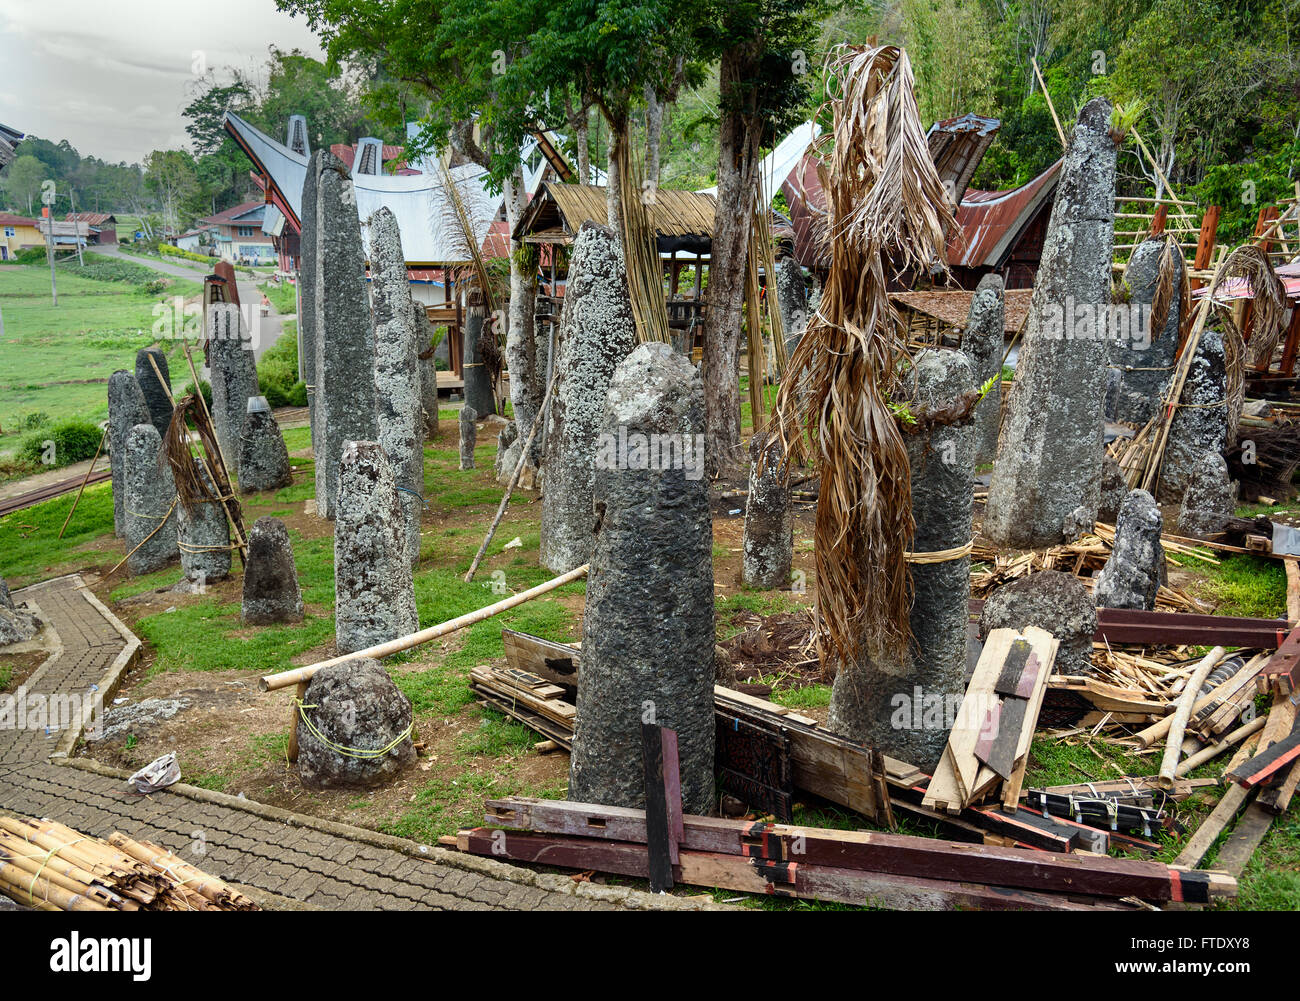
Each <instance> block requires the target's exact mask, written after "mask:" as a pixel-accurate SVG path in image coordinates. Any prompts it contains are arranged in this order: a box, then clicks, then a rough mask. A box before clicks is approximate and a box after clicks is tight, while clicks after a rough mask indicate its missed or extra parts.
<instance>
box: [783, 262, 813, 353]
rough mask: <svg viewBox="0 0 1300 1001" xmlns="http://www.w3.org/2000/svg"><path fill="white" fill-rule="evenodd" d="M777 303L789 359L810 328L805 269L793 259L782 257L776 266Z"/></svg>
mask: <svg viewBox="0 0 1300 1001" xmlns="http://www.w3.org/2000/svg"><path fill="white" fill-rule="evenodd" d="M776 297H777V299H776V301H777V306H778V307H779V308H780V310H781V327H782V328H783V329H784V331H785V353H786V357H787V358H788V357H789V356H790V355H792V354H794V349H795V348H797V347H798V346H799V339H800V338H801V337H803V332H804V330H805V329H806V328H807V326H808V286H807V285H805V284H804V280H803V268H801V267H800V266H799V262H798V261H796V260H795V259H794V258H793V257H790V256H786V257H782V258H781V260H780V261H778V262H777V265H776Z"/></svg>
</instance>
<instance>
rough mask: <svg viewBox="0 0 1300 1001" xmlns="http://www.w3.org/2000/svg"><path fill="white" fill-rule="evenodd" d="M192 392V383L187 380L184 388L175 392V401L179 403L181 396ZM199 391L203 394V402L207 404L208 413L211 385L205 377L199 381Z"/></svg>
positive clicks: (209, 411)
mask: <svg viewBox="0 0 1300 1001" xmlns="http://www.w3.org/2000/svg"><path fill="white" fill-rule="evenodd" d="M192 392H194V383H192V382H187V383H186V384H185V388H184V389H182V390H181V391H180V392H179V393H177V394H176V401H177V402H178V403H179V402H180V401H181V400H182V399H183V398H185V397H186V396H189V395H190V393H192ZM199 392H200V393H202V394H203V402H204V403H206V404H207V406H208V413H211V412H212V387H211V386H210V385H208V380H207V379H202V380H200V381H199Z"/></svg>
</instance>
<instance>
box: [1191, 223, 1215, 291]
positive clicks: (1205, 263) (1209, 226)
mask: <svg viewBox="0 0 1300 1001" xmlns="http://www.w3.org/2000/svg"><path fill="white" fill-rule="evenodd" d="M1220 211H1221V210H1220V208H1219V206H1217V205H1211V206H1210V207H1209V208H1207V209H1206V210H1205V215H1203V216H1201V232H1200V234H1199V235H1198V236H1197V238H1196V256H1195V257H1194V258H1192V268H1193V269H1194V270H1196V271H1204V270H1206V269H1207V268H1209V266H1210V261H1211V260H1213V258H1214V239H1215V234H1216V233H1217V232H1218V229H1219V212H1220ZM1204 284H1205V282H1204V281H1202V280H1201V279H1199V278H1193V279H1192V288H1193V289H1198V288H1200V287H1201V286H1202V285H1204Z"/></svg>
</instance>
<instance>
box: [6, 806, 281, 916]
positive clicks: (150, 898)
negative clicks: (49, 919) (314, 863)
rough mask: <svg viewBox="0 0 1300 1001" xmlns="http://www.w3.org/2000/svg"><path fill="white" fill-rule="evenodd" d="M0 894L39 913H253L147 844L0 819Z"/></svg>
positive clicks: (222, 886) (48, 823)
mask: <svg viewBox="0 0 1300 1001" xmlns="http://www.w3.org/2000/svg"><path fill="white" fill-rule="evenodd" d="M0 893H3V894H4V895H5V896H7V897H9V898H11V899H12V900H15V901H17V902H18V903H20V904H22V905H23V906H25V907H34V908H36V909H37V910H42V911H255V910H258V909H259V908H258V906H257V904H255V903H254V902H253V901H252V900H250V899H249V898H248V897H246V896H244V895H243V894H242V893H240V892H239V891H238V890H236V889H235V888H234V887H232V886H230V885H229V884H227V883H224V882H222V881H221V880H219V879H217V878H216V877H215V876H209V875H208V874H207V873H204V872H202V871H200V870H199V869H196V868H195V867H194V866H192V865H190V864H189V863H188V862H186V861H185V860H184V859H181V858H179V857H178V856H176V855H173V854H172V853H171V852H169V851H167V850H166V849H165V848H160V847H158V846H157V845H154V844H150V843H149V842H148V841H135V840H133V839H131V838H128V837H127V836H126V835H125V834H121V833H116V832H115V833H113V834H111V835H109V837H108V839H107V840H106V841H102V840H100V839H98V838H92V837H89V836H87V835H84V834H80V833H78V832H77V831H74V830H73V829H72V828H70V827H65V826H64V825H63V824H60V823H58V822H57V821H53V820H32V819H27V818H16V817H3V816H0Z"/></svg>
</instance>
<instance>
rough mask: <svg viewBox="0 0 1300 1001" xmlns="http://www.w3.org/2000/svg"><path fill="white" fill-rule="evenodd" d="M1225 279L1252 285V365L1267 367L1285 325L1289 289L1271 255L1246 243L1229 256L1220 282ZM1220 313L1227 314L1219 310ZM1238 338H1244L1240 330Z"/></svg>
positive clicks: (1224, 264)
mask: <svg viewBox="0 0 1300 1001" xmlns="http://www.w3.org/2000/svg"><path fill="white" fill-rule="evenodd" d="M1224 278H1244V279H1246V281H1247V282H1249V283H1250V291H1251V295H1252V297H1253V298H1252V315H1253V317H1254V330H1253V332H1252V333H1251V335H1250V362H1251V364H1252V365H1257V366H1261V367H1262V366H1266V365H1267V364H1268V363H1269V362H1270V361H1272V359H1273V350H1274V348H1276V347H1277V342H1278V338H1279V337H1281V335H1282V330H1283V328H1284V327H1285V326H1286V311H1287V301H1286V288H1285V287H1284V286H1283V284H1282V280H1281V279H1280V278H1278V276H1277V272H1275V271H1274V270H1273V264H1272V262H1271V261H1269V259H1268V255H1267V254H1265V253H1264V251H1263V250H1261V249H1260V248H1259V247H1256V246H1255V245H1253V244H1243V245H1242V246H1240V247H1238V248H1237V249H1236V250H1234V251H1233V252H1232V253H1231V254H1229V255H1228V256H1227V258H1226V259H1225V260H1224V262H1223V271H1222V273H1221V275H1220V278H1219V281H1222V280H1223V279H1224ZM1216 285H1217V283H1216ZM1212 294H1213V292H1211V295H1212ZM1220 312H1227V311H1226V310H1225V309H1223V308H1222V307H1220ZM1237 336H1238V337H1240V336H1241V333H1240V331H1238V332H1237ZM1243 348H1244V343H1243Z"/></svg>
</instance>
